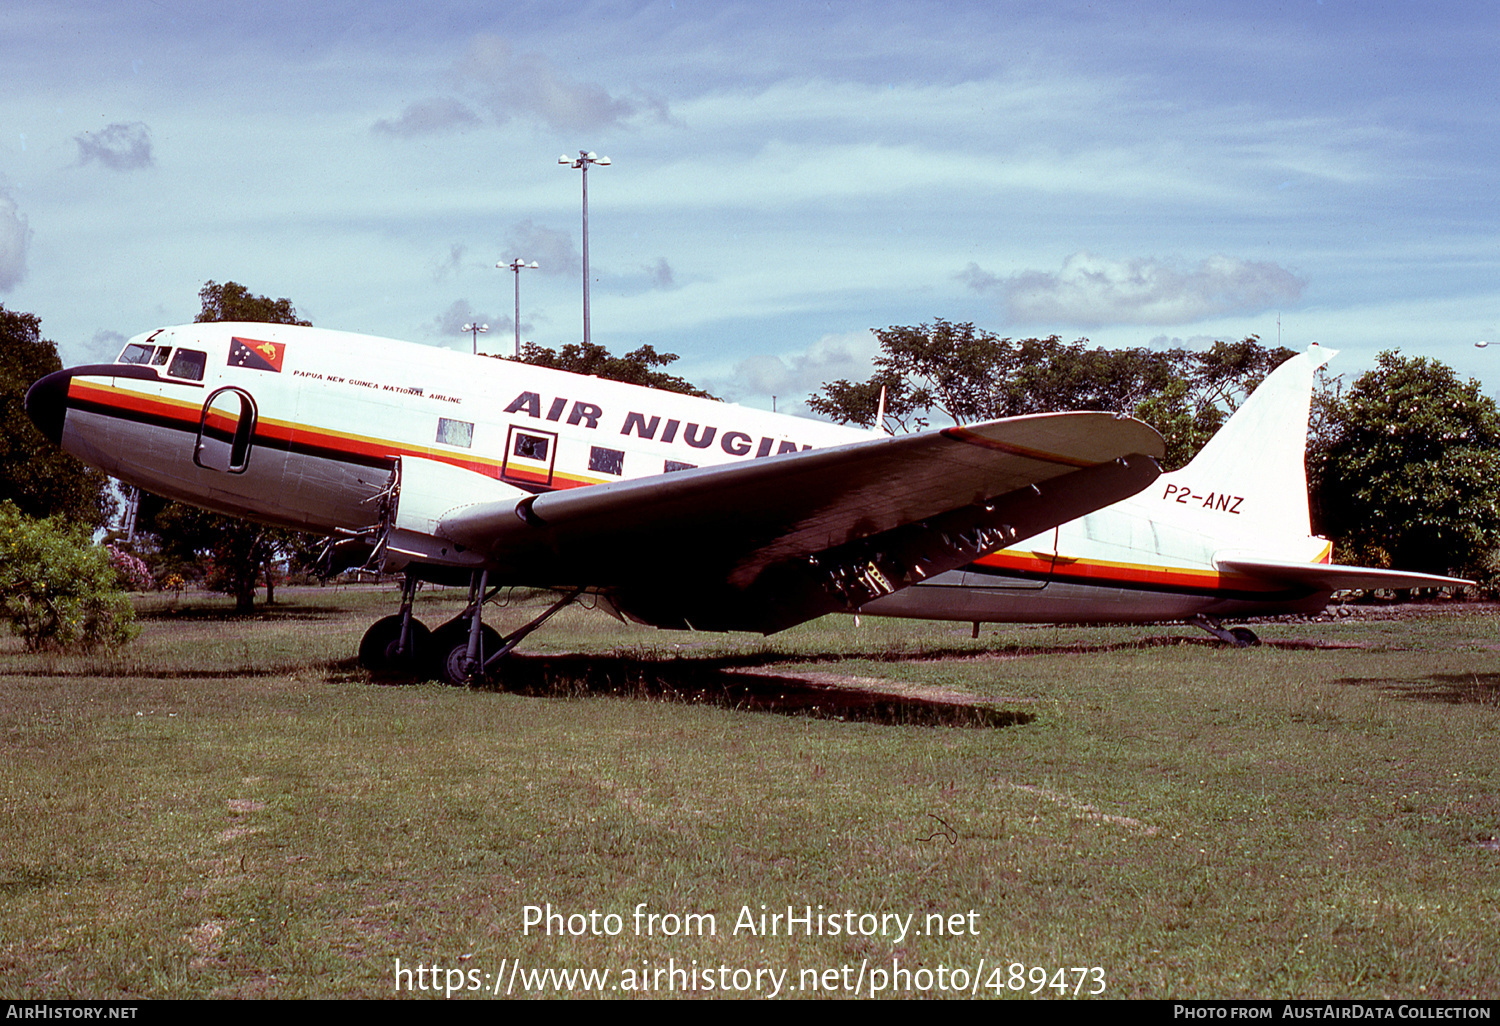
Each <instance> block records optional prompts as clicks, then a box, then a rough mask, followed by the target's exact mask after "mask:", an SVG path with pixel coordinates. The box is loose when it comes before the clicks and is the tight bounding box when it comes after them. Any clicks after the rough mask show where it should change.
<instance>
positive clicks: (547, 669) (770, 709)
mask: <svg viewBox="0 0 1500 1026" xmlns="http://www.w3.org/2000/svg"><path fill="white" fill-rule="evenodd" d="M1274 644H1275V645H1276V647H1278V648H1294V649H1318V648H1324V647H1327V646H1325V645H1323V644H1322V643H1320V642H1316V641H1286V642H1281V641H1278V642H1274ZM1179 645H1186V646H1192V647H1203V648H1222V647H1226V646H1224V644H1223V643H1222V642H1220V641H1218V640H1216V639H1214V638H1209V637H1201V638H1200V637H1192V636H1183V635H1161V636H1157V637H1150V638H1139V639H1134V640H1131V641H1121V642H1110V643H1099V644H1086V643H1083V642H1073V643H1068V644H1063V645H1025V646H1023V645H1009V646H1004V647H1001V648H996V649H981V650H976V649H975V648H973V647H961V646H941V647H936V648H928V647H924V648H922V649H920V650H914V651H913V650H892V651H886V652H814V653H787V652H775V651H767V652H746V653H735V654H728V655H719V656H696V657H695V656H671V657H655V656H652V655H584V654H570V655H546V656H540V655H512V656H509V657H508V658H507V659H506V660H505V662H504V669H503V670H502V671H501V678H500V680H499V681H492V682H490V683H487V684H485V685H482V686H481V689H482V690H487V691H508V692H512V693H515V694H522V695H530V696H533V697H544V698H576V697H597V696H604V695H613V696H623V697H633V698H645V699H653V700H663V701H673V702H683V703H688V704H704V705H715V706H719V707H721V708H727V709H739V710H745V711H750V712H766V713H776V714H780V715H788V716H812V717H817V718H822V719H835V720H853V721H859V722H865V723H884V724H893V725H898V724H899V725H906V724H910V725H918V726H947V727H992V728H993V727H1009V726H1016V725H1021V724H1026V723H1030V722H1031V721H1032V720H1033V719H1035V717H1034V716H1033V715H1032V714H1031V713H1028V712H1021V711H1018V710H1014V709H999V708H995V707H994V705H993V704H992V703H987V702H984V701H982V700H980V699H977V698H972V697H968V696H963V695H957V694H954V693H952V692H945V691H943V690H941V689H937V688H934V689H930V690H931V694H930V695H924V694H913V693H911V692H914V691H919V690H922V689H920V688H914V687H908V686H903V685H900V684H897V683H896V682H874V681H871V682H868V683H866V682H864V681H857V680H854V679H849V678H846V679H845V680H843V681H838V680H834V681H828V680H812V679H808V677H804V676H799V675H798V674H797V673H795V672H782V673H774V672H773V673H766V672H754V671H757V670H758V668H760V667H765V666H782V667H786V666H788V665H792V666H811V665H824V666H828V665H836V664H838V663H841V662H856V661H857V662H883V663H898V662H938V661H943V660H974V659H997V658H1001V659H1003V658H1023V657H1027V656H1045V655H1082V654H1094V653H1108V652H1119V651H1126V650H1130V649H1150V648H1162V647H1172V646H1179ZM341 668H342V669H346V670H350V671H352V672H349V673H347V674H341V675H340V676H339V677H338V678H337V679H339V680H343V681H355V680H358V679H360V678H361V676H362V671H359V670H357V669H356V668H355V667H353V666H352V665H350V664H341ZM830 676H831V675H830ZM366 679H368V678H366ZM388 683H401V682H399V681H390V682H388Z"/></svg>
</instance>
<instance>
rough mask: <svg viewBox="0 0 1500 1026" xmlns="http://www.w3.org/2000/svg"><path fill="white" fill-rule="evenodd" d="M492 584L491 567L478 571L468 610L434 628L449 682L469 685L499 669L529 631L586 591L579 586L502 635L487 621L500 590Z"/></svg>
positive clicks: (471, 586) (440, 663) (440, 662)
mask: <svg viewBox="0 0 1500 1026" xmlns="http://www.w3.org/2000/svg"><path fill="white" fill-rule="evenodd" d="M488 586H489V571H487V570H486V571H480V572H479V573H476V574H474V576H473V578H472V579H471V583H470V584H469V604H468V605H467V606H466V607H465V608H464V611H463V612H462V613H459V614H458V615H457V616H455V617H454V618H453V619H451V620H449V621H448V622H447V623H445V624H443V625H442V626H441V627H439V628H438V629H437V630H435V631H433V632H432V638H433V652H434V655H435V656H436V659H437V663H438V667H437V670H438V675H439V676H440V677H442V679H443V680H446V681H447V682H448V683H449V684H453V685H457V686H459V687H466V686H468V685H470V684H473V683H476V682H478V681H480V680H483V679H484V677H485V676H486V675H488V674H491V673H494V672H496V670H497V669H498V667H499V663H500V660H501V659H504V658H505V657H506V656H508V655H509V654H510V653H511V650H513V649H514V648H515V647H516V646H517V645H519V644H520V643H521V642H522V641H523V640H525V638H526V636H527V635H528V634H530V633H531V632H532V631H534V630H536V629H537V628H538V627H540V626H541V625H542V624H544V623H546V622H547V621H548V620H549V619H551V618H552V614H553V613H556V612H557V611H558V610H560V609H562V607H563V606H566V605H567V604H568V603H570V602H572V601H573V600H574V599H576V598H577V597H578V596H579V595H580V594H581V593H582V592H583V589H582V588H575V589H574V590H573V591H570V592H568V593H567V594H566V595H564V596H563V597H562V598H560V599H558V600H557V601H556V602H555V603H553V604H552V605H551V606H548V607H547V610H546V611H545V612H543V613H542V614H541V615H540V616H538V617H536V618H535V619H533V620H532V621H531V622H530V623H528V624H526V625H525V626H524V627H522V628H520V629H519V630H516V631H513V632H511V633H510V634H507V635H505V636H503V637H502V636H501V635H500V632H499V631H497V630H495V628H493V627H491V626H489V625H488V624H486V623H484V622H483V621H484V604H485V603H486V602H488V601H489V600H490V599H492V598H494V597H495V595H496V594H498V593H499V591H500V589H499V588H498V587H497V588H493V589H491V590H490V591H489V593H488V594H486V593H485V589H486V588H487V587H488Z"/></svg>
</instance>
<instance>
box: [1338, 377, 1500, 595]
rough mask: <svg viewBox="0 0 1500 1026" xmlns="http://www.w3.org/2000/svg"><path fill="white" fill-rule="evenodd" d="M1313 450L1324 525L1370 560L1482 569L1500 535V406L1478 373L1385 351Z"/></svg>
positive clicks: (1433, 569)
mask: <svg viewBox="0 0 1500 1026" xmlns="http://www.w3.org/2000/svg"><path fill="white" fill-rule="evenodd" d="M1331 419H1332V424H1331V427H1330V429H1329V430H1328V431H1327V432H1326V442H1325V443H1324V444H1325V445H1326V449H1324V450H1323V451H1315V452H1314V454H1313V461H1312V462H1313V463H1314V464H1315V466H1314V468H1313V470H1314V474H1313V476H1314V479H1315V480H1317V481H1319V482H1320V495H1319V498H1320V500H1321V501H1320V503H1319V505H1320V507H1321V510H1322V514H1323V530H1324V531H1325V532H1326V533H1328V534H1329V535H1330V536H1331V537H1333V538H1334V539H1335V541H1336V542H1337V543H1339V544H1340V545H1341V546H1342V547H1343V548H1344V549H1345V550H1346V552H1348V553H1349V555H1348V556H1346V557H1345V558H1352V559H1353V560H1355V561H1357V562H1363V563H1366V564H1368V565H1371V566H1389V567H1392V568H1394V569H1398V570H1418V571H1423V572H1426V573H1440V574H1446V573H1450V572H1454V571H1457V572H1460V573H1475V572H1483V571H1484V570H1485V569H1486V564H1487V562H1488V560H1489V558H1490V556H1491V554H1492V553H1493V551H1494V549H1495V545H1496V540H1497V538H1500V413H1497V410H1496V407H1495V403H1494V401H1493V400H1492V399H1490V398H1488V397H1487V396H1485V395H1482V394H1481V393H1480V391H1479V383H1478V382H1477V381H1475V380H1473V379H1472V378H1471V379H1469V380H1467V381H1462V380H1460V379H1459V378H1458V376H1457V374H1455V373H1454V371H1453V369H1452V368H1451V367H1448V366H1447V365H1446V364H1443V363H1440V362H1438V361H1435V360H1431V359H1428V358H1426V357H1405V356H1402V355H1401V354H1400V353H1399V352H1384V353H1381V354H1380V357H1379V360H1378V363H1377V366H1376V367H1375V369H1374V370H1372V371H1369V372H1368V373H1366V374H1363V375H1361V376H1360V378H1359V379H1358V380H1356V381H1355V382H1354V384H1353V386H1351V387H1350V389H1349V391H1348V392H1347V393H1346V394H1345V395H1344V396H1343V397H1342V400H1339V401H1336V402H1335V404H1334V409H1333V415H1332V418H1331Z"/></svg>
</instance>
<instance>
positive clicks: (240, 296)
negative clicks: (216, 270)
mask: <svg viewBox="0 0 1500 1026" xmlns="http://www.w3.org/2000/svg"><path fill="white" fill-rule="evenodd" d="M198 299H199V300H200V301H201V302H202V304H203V309H202V310H200V311H199V312H198V316H197V317H194V318H193V321H194V323H197V324H212V323H216V322H219V321H260V322H262V323H264V324H300V325H301V326H302V327H304V328H310V327H312V321H300V320H298V319H297V308H296V307H294V306H293V305H292V301H291V300H290V299H270V298H268V297H266V296H257V295H253V294H252V293H251V292H250V290H249V289H247V288H245V286H243V285H241V284H239V283H237V282H232V281H226V282H225V283H224V284H222V285H220V284H219V283H218V282H215V281H209V282H204V284H203V287H202V288H201V289H199V290H198Z"/></svg>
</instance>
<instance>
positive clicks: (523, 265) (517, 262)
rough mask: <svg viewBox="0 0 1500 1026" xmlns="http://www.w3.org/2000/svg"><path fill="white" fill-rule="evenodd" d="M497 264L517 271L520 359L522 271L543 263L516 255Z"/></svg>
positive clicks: (518, 346)
mask: <svg viewBox="0 0 1500 1026" xmlns="http://www.w3.org/2000/svg"><path fill="white" fill-rule="evenodd" d="M495 266H496V267H509V268H510V269H511V270H512V271H515V272H516V359H517V360H519V359H520V358H521V272H522V271H524V270H526V269H527V268H528V267H529V268H531V269H533V270H535V269H536V268H538V267H540V266H541V265H540V264H538V263H537V262H536V261H535V260H533V261H532V262H531V263H529V264H528V263H527V262H526V261H524V260H522V259H521V258H520V257H516V259H514V260H512V261H511V262H510V263H508V264H504V263H501V264H496V265H495ZM586 280H587V279H585V281H586Z"/></svg>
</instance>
